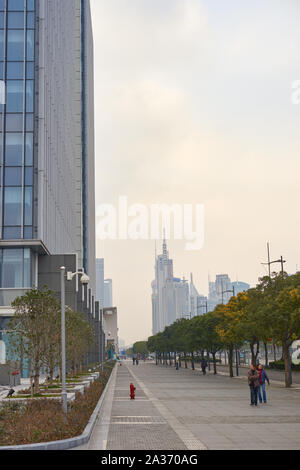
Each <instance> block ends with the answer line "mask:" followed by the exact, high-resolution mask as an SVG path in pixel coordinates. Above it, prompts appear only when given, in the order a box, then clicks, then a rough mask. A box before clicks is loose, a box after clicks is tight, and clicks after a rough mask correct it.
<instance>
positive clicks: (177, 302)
mask: <svg viewBox="0 0 300 470" xmlns="http://www.w3.org/2000/svg"><path fill="white" fill-rule="evenodd" d="M151 287H152V297H151V300H152V332H153V334H154V335H155V334H156V333H158V332H160V331H163V330H164V329H165V327H166V326H169V325H171V324H172V323H174V322H175V321H176V320H179V319H181V318H187V317H188V315H189V290H188V283H187V281H186V280H185V279H180V278H176V277H174V274H173V260H172V259H170V258H169V253H168V250H167V244H166V241H165V240H164V242H163V254H162V255H159V256H156V259H155V280H154V281H153V282H152V283H151Z"/></svg>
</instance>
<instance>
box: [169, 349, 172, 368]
mask: <svg viewBox="0 0 300 470" xmlns="http://www.w3.org/2000/svg"><path fill="white" fill-rule="evenodd" d="M169 365H170V366H171V365H172V359H171V353H170V352H169Z"/></svg>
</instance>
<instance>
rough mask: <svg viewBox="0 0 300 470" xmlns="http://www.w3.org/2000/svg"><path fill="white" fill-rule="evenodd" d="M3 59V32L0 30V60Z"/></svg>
mask: <svg viewBox="0 0 300 470" xmlns="http://www.w3.org/2000/svg"><path fill="white" fill-rule="evenodd" d="M3 59H4V30H3V29H0V60H3Z"/></svg>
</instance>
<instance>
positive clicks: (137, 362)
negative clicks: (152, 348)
mask: <svg viewBox="0 0 300 470" xmlns="http://www.w3.org/2000/svg"><path fill="white" fill-rule="evenodd" d="M135 363H136V365H137V366H138V365H139V360H138V358H136V360H135Z"/></svg>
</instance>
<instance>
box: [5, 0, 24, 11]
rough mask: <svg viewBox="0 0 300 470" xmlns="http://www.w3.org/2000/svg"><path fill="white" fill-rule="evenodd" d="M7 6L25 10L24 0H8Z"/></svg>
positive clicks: (13, 9)
mask: <svg viewBox="0 0 300 470" xmlns="http://www.w3.org/2000/svg"><path fill="white" fill-rule="evenodd" d="M7 7H8V10H10V11H18V10H19V11H23V10H24V0H8V3H7Z"/></svg>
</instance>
